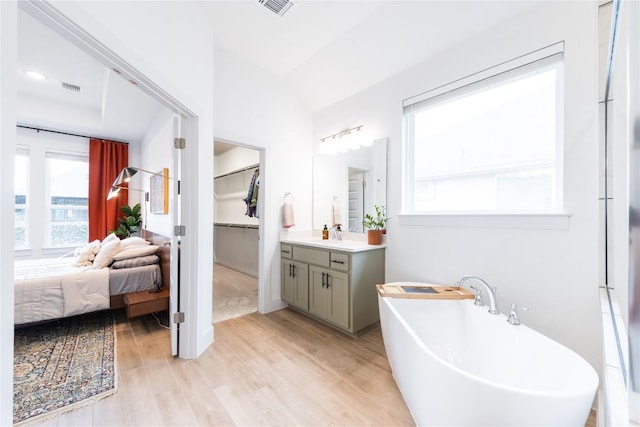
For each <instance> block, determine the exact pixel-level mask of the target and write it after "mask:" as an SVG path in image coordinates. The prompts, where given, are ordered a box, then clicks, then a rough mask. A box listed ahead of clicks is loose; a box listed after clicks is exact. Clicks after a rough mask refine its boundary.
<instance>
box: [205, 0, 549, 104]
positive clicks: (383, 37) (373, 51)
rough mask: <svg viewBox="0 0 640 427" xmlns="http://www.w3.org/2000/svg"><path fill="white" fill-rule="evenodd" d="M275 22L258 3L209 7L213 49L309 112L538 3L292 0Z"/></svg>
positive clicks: (214, 3)
mask: <svg viewBox="0 0 640 427" xmlns="http://www.w3.org/2000/svg"><path fill="white" fill-rule="evenodd" d="M293 2H294V6H293V7H292V8H291V9H290V10H289V11H288V12H287V13H286V14H285V15H284V16H283V17H279V16H277V15H276V14H274V13H273V12H271V11H269V10H268V9H266V8H265V7H263V6H261V5H260V4H258V2H257V1H255V0H245V1H238V0H232V1H209V2H204V3H203V7H204V8H206V9H207V10H208V12H209V19H210V20H211V23H212V28H213V31H214V40H215V43H216V46H217V47H218V48H220V49H223V50H225V51H228V52H230V53H232V54H234V55H236V56H239V57H241V58H244V59H245V60H248V61H249V62H252V63H254V64H256V65H258V66H260V67H262V68H264V69H266V70H269V71H271V72H273V73H275V74H277V75H280V76H282V77H284V78H286V79H287V80H289V82H290V83H291V84H292V85H293V86H294V87H295V88H296V90H297V91H298V93H299V94H300V96H301V97H302V99H303V100H304V101H305V102H306V103H307V105H308V106H309V107H310V108H311V109H312V110H314V111H315V110H318V109H321V108H324V107H326V106H328V105H331V104H332V103H334V102H336V101H338V100H340V99H343V98H345V97H348V96H350V95H352V94H355V93H357V92H360V91H362V90H364V89H366V88H368V87H371V86H372V85H375V84H376V83H378V82H380V81H382V80H384V79H386V78H389V77H391V76H393V75H395V74H397V73H399V72H401V71H403V70H406V69H407V68H410V67H412V66H414V65H416V64H418V63H419V62H422V61H424V60H425V59H427V58H428V57H430V56H432V55H434V54H436V53H439V52H441V51H442V50H444V49H446V48H448V47H451V46H453V45H455V44H457V43H459V42H461V41H463V40H465V39H467V38H470V37H473V36H474V35H476V34H479V33H481V32H483V31H485V30H487V29H489V28H491V27H493V26H496V25H498V24H500V23H502V22H505V21H507V20H508V19H510V18H511V17H513V16H515V15H517V14H520V13H524V12H526V11H527V10H528V9H529V8H531V7H533V6H534V5H535V4H537V3H538V2H533V1H525V0H500V1H485V0H470V1H462V0H443V1H435V0H423V1H416V0H414V1H401V0H387V1H364V0H362V1H327V0H324V1H317V0H315V1H314V0H293Z"/></svg>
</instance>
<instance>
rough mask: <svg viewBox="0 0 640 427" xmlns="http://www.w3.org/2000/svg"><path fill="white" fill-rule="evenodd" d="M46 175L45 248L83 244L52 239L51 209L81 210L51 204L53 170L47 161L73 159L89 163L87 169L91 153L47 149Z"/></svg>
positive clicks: (63, 247) (64, 247) (60, 247)
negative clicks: (62, 243) (68, 243)
mask: <svg viewBox="0 0 640 427" xmlns="http://www.w3.org/2000/svg"><path fill="white" fill-rule="evenodd" d="M44 157H45V165H46V166H45V169H46V171H45V177H46V179H47V182H46V183H45V201H44V203H45V210H46V212H47V214H46V215H47V222H46V225H45V231H46V233H45V235H46V237H45V239H44V248H48V249H54V250H56V249H68V248H70V247H77V246H81V245H82V244H84V243H78V244H75V245H71V246H69V245H61V246H59V245H54V244H53V243H52V241H51V234H52V218H51V210H52V209H67V208H69V209H74V210H79V209H78V207H77V206H66V205H52V204H51V188H50V185H49V179H50V177H51V170H50V167H49V162H48V161H47V160H48V159H62V160H72V161H79V162H84V163H87V169H88V164H89V155H88V154H85V153H78V152H71V151H64V150H57V149H47V150H46V151H45V156H44ZM88 192H89V189H88V188H87V200H88ZM85 210H87V211H88V210H89V206H88V204H87V208H86V209H85ZM87 221H88V214H87Z"/></svg>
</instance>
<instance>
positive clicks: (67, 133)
mask: <svg viewBox="0 0 640 427" xmlns="http://www.w3.org/2000/svg"><path fill="white" fill-rule="evenodd" d="M16 127H19V128H22V129H31V130H35V131H36V132H50V133H58V134H60V135H69V136H78V137H80V138H87V139H105V138H99V137H97V136H87V135H78V134H77V133H70V132H62V131H60V130H51V129H41V128H35V127H32V126H24V125H16ZM109 141H113V142H119V143H121V144H129V143H128V142H124V141H118V140H116V139H111V138H109Z"/></svg>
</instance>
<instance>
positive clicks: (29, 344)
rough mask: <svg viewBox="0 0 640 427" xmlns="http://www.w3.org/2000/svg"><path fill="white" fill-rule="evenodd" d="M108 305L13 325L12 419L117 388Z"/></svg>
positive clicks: (53, 411)
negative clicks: (15, 326)
mask: <svg viewBox="0 0 640 427" xmlns="http://www.w3.org/2000/svg"><path fill="white" fill-rule="evenodd" d="M115 369H116V366H115V327H114V319H113V314H112V313H111V312H110V311H101V312H96V313H88V314H83V315H79V316H74V317H69V318H65V319H60V320H56V321H53V322H49V323H43V324H39V325H32V326H24V327H17V328H16V330H15V338H14V361H13V382H14V391H13V422H14V423H20V422H22V421H33V420H34V419H35V418H36V417H38V418H39V417H45V416H48V415H53V414H56V413H59V412H64V411H68V410H70V409H73V408H74V407H77V406H79V405H82V404H86V403H89V402H92V401H94V400H97V399H101V398H103V397H105V396H108V395H109V394H112V393H114V392H115V391H116V375H115Z"/></svg>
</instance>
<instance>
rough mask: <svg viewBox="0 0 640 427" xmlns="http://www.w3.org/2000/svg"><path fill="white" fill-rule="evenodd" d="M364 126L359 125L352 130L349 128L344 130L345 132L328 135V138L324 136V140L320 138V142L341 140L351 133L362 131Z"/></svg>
mask: <svg viewBox="0 0 640 427" xmlns="http://www.w3.org/2000/svg"><path fill="white" fill-rule="evenodd" d="M363 126H364V125H360V126H356V127H354V128H350V129H345V130H341V131H340V132H338V133H334V134H333V135H329V136H325V137H324V138H320V142H325V141H326V140H327V139H336V137H337V138H342V137H343V136H347V135H349V134H350V133H351V132H354V131H355V132H360V131H361V130H362V127H363Z"/></svg>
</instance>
